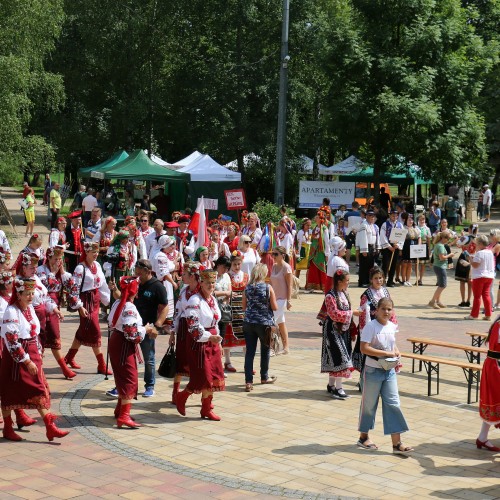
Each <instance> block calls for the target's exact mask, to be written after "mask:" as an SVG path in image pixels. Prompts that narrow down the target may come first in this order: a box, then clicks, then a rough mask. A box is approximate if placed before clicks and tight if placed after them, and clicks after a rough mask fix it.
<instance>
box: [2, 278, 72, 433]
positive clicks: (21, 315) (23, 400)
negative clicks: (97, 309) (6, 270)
mask: <svg viewBox="0 0 500 500" xmlns="http://www.w3.org/2000/svg"><path fill="white" fill-rule="evenodd" d="M35 290H36V281H35V280H34V279H21V278H16V280H15V281H14V289H13V293H12V297H11V298H10V301H9V306H8V307H7V309H6V311H5V314H4V316H3V321H2V338H3V353H2V365H1V368H0V380H1V384H0V397H1V400H2V415H3V419H4V427H3V437H4V438H5V439H8V440H10V441H21V439H22V438H21V436H19V435H18V434H16V433H15V432H14V429H13V423H12V417H11V411H12V410H22V409H26V408H29V409H34V410H38V412H39V413H40V415H41V416H42V418H43V420H44V422H45V427H46V430H47V432H46V435H47V439H48V440H49V441H53V440H54V438H55V437H57V438H62V437H64V436H66V435H67V434H68V433H69V431H62V430H61V429H58V428H57V427H56V425H55V420H56V416H55V415H54V414H53V413H50V392H49V386H48V384H47V380H46V379H45V374H44V373H43V369H42V356H41V346H40V341H39V338H38V335H39V333H40V322H39V321H38V318H37V316H36V314H35V310H34V308H33V306H32V305H31V303H32V301H33V297H34V295H35ZM30 420H32V422H30V423H29V424H27V425H32V424H34V423H35V422H36V420H34V419H30ZM18 427H20V426H19V422H18Z"/></svg>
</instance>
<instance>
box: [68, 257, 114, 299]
mask: <svg viewBox="0 0 500 500" xmlns="http://www.w3.org/2000/svg"><path fill="white" fill-rule="evenodd" d="M94 264H95V266H96V273H95V274H94V273H93V272H92V270H91V269H89V268H88V267H87V265H86V264H85V278H84V275H83V263H80V264H78V265H77V266H76V268H75V272H74V273H73V284H72V286H71V290H70V295H69V303H70V305H71V307H72V308H73V309H80V307H83V302H82V301H81V299H80V287H81V289H82V292H88V291H89V290H95V289H96V288H97V289H98V290H99V296H100V299H101V302H102V304H103V305H105V306H107V305H109V300H110V295H111V293H110V291H109V288H108V284H107V283H106V279H105V278H104V273H103V272H102V268H101V265H100V264H99V262H94ZM82 279H83V286H82Z"/></svg>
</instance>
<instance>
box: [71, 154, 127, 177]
mask: <svg viewBox="0 0 500 500" xmlns="http://www.w3.org/2000/svg"><path fill="white" fill-rule="evenodd" d="M127 158H128V153H127V152H126V151H125V150H123V149H122V150H120V151H116V153H113V155H112V156H111V157H110V158H108V159H107V160H106V161H103V162H102V163H99V165H96V166H95V167H83V168H80V169H79V170H78V175H79V176H80V177H90V174H91V172H95V171H97V172H103V171H105V170H109V169H111V168H113V167H115V166H116V165H117V164H118V163H120V162H121V161H123V160H126V159H127Z"/></svg>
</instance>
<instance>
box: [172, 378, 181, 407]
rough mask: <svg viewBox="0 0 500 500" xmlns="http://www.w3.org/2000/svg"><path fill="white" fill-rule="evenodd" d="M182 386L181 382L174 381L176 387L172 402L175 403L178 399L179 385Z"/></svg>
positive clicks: (173, 391) (173, 390)
mask: <svg viewBox="0 0 500 500" xmlns="http://www.w3.org/2000/svg"><path fill="white" fill-rule="evenodd" d="M180 386H181V383H180V382H174V388H173V389H172V404H173V405H175V401H176V399H177V394H179V387H180Z"/></svg>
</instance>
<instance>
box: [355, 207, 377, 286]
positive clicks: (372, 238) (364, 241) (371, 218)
mask: <svg viewBox="0 0 500 500" xmlns="http://www.w3.org/2000/svg"><path fill="white" fill-rule="evenodd" d="M375 219H376V216H375V212H374V211H373V210H368V211H367V212H366V220H365V221H364V222H363V223H362V224H361V228H360V230H359V231H358V232H357V233H356V248H358V249H359V276H358V286H359V287H361V288H366V287H367V286H368V285H369V284H370V269H371V268H372V267H373V266H374V265H375V258H376V257H377V254H378V252H379V250H380V235H379V229H378V226H377V225H376V224H375Z"/></svg>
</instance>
